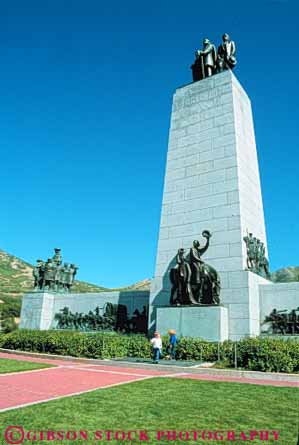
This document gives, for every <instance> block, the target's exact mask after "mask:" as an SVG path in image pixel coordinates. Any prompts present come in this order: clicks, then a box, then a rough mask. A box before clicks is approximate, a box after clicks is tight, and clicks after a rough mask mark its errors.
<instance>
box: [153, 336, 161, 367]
mask: <svg viewBox="0 0 299 445" xmlns="http://www.w3.org/2000/svg"><path fill="white" fill-rule="evenodd" d="M151 344H152V348H153V360H154V363H158V362H159V358H160V355H161V351H162V339H161V336H160V334H159V332H155V333H154V337H153V338H152V339H151Z"/></svg>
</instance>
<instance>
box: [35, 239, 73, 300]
mask: <svg viewBox="0 0 299 445" xmlns="http://www.w3.org/2000/svg"><path fill="white" fill-rule="evenodd" d="M54 251H55V253H54V256H53V258H49V259H48V260H47V261H46V262H45V261H43V260H37V262H36V266H35V267H34V269H33V278H34V289H35V290H48V291H52V292H53V291H54V292H69V291H70V289H71V287H72V284H73V283H74V280H75V275H76V273H77V270H78V267H77V266H75V264H68V263H64V264H62V257H61V249H58V248H56V249H54Z"/></svg>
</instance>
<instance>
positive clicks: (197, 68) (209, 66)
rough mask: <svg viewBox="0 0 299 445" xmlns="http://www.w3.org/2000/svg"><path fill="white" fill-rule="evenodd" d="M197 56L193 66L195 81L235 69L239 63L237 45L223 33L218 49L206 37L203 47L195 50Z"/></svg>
mask: <svg viewBox="0 0 299 445" xmlns="http://www.w3.org/2000/svg"><path fill="white" fill-rule="evenodd" d="M195 57H196V59H195V62H194V63H193V65H192V66H191V69H192V74H193V81H194V82H196V81H198V80H202V79H204V78H206V77H210V76H212V75H213V74H217V73H221V72H222V71H224V70H228V69H233V68H234V67H235V66H236V64H237V59H236V45H235V42H233V41H232V40H230V37H229V35H228V34H223V36H222V43H221V45H219V47H218V51H217V50H216V47H215V45H214V44H213V43H211V42H210V40H209V39H204V40H203V48H202V49H201V50H196V51H195Z"/></svg>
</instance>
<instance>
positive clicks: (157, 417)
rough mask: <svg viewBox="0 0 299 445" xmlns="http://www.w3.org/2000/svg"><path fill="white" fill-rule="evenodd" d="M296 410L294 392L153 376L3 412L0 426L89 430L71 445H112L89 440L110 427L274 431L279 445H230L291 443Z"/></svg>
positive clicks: (298, 403) (202, 443)
mask: <svg viewBox="0 0 299 445" xmlns="http://www.w3.org/2000/svg"><path fill="white" fill-rule="evenodd" d="M298 409H299V394H298V389H297V388H274V387H270V386H259V385H248V384H239V383H224V382H223V383H222V382H221V383H220V382H205V381H199V380H198V381H194V380H193V381H192V380H188V379H174V378H155V379H150V380H145V381H141V382H134V383H130V384H126V385H121V386H116V387H113V388H107V389H103V390H97V391H93V392H90V393H88V394H82V395H80V396H76V397H70V398H64V399H60V400H56V401H53V402H48V403H45V404H41V405H35V406H32V407H27V408H22V409H18V410H13V411H8V412H7V413H3V414H0V424H1V426H2V429H3V428H5V426H7V425H22V426H23V427H24V429H25V430H35V431H39V430H49V429H52V430H65V431H67V430H74V431H79V430H87V431H89V438H88V440H81V441H80V440H76V441H74V442H71V443H74V444H76V445H77V444H84V445H95V444H97V443H98V444H101V443H102V444H104V443H105V444H106V443H111V444H112V443H113V444H114V443H115V442H114V441H111V442H107V441H103V442H100V441H99V442H97V441H95V440H94V438H93V434H92V432H94V431H96V430H109V429H110V430H113V431H116V430H124V431H128V430H130V429H146V430H151V431H156V430H176V431H190V430H203V429H205V430H211V431H215V430H226V431H227V430H235V431H236V432H238V433H240V432H241V431H244V432H248V431H249V430H270V431H272V430H278V431H279V432H280V440H279V441H278V442H277V441H274V440H269V441H267V442H261V441H259V440H253V441H248V442H243V441H242V442H241V441H238V440H236V441H235V442H232V443H233V444H234V445H239V444H241V443H243V444H245V443H250V444H259V445H261V444H262V443H267V444H277V443H278V444H279V445H296V444H297V442H296V440H297V431H298ZM150 437H151V438H152V439H151V441H150V442H149V443H150V444H157V443H163V444H165V443H166V440H165V441H161V442H158V441H157V440H156V439H155V434H154V433H150ZM24 443H25V444H26V443H28V444H29V443H31V442H24ZM37 443H38V444H39V445H41V444H46V443H47V441H43V440H38V442H37ZM59 443H61V444H67V443H69V442H67V441H59ZM144 443H146V442H144ZM170 443H171V442H170ZM172 443H173V445H177V444H183V443H184V442H179V441H177V440H176V441H174V442H172ZM189 443H192V442H189ZM193 443H194V442H193ZM228 443H231V442H228V441H222V442H221V441H213V440H206V441H202V440H198V441H197V444H200V445H209V444H225V445H227V444H228ZM136 444H137V442H136ZM138 444H139V442H138Z"/></svg>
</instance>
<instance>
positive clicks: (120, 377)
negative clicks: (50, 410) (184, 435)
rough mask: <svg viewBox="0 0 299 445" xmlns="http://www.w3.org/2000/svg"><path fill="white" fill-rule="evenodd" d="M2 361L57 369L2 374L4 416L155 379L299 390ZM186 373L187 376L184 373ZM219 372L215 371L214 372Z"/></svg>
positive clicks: (203, 374)
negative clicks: (61, 400)
mask: <svg viewBox="0 0 299 445" xmlns="http://www.w3.org/2000/svg"><path fill="white" fill-rule="evenodd" d="M0 358H7V359H15V360H24V361H30V362H37V363H49V364H52V365H56V367H54V368H45V369H41V370H33V371H24V372H16V373H11V374H0V412H3V411H8V410H11V409H15V408H20V407H23V406H27V405H33V404H36V403H41V402H46V401H49V400H55V399H59V398H62V397H67V396H72V395H78V394H82V393H85V392H89V391H93V390H95V389H98V388H107V387H111V386H117V385H121V384H124V383H129V382H133V381H138V380H145V379H149V378H155V377H175V378H189V379H190V378H191V379H196V380H210V381H222V382H223V381H226V382H239V383H254V384H259V385H272V386H292V387H299V376H298V381H296V380H293V379H290V381H286V380H282V381H281V380H267V379H253V378H246V377H238V376H232V375H223V374H222V375H220V374H218V375H217V373H215V372H214V373H213V374H210V373H208V372H207V370H198V371H197V370H192V373H190V372H188V371H187V370H186V369H184V370H179V369H178V368H176V369H175V367H174V368H173V369H169V368H168V367H167V369H165V370H161V367H159V369H154V365H152V366H149V365H148V366H146V368H145V367H140V368H138V367H136V366H134V367H133V366H130V364H128V363H122V365H121V366H120V365H119V364H118V365H117V366H115V365H113V364H111V362H110V363H107V364H104V363H103V364H93V363H91V362H88V361H86V360H85V361H84V362H80V361H75V360H74V361H72V360H62V359H61V360H60V359H58V360H55V359H52V358H51V357H49V358H40V357H29V356H22V355H19V354H8V353H3V352H0ZM182 371H183V372H182ZM214 371H215V370H214Z"/></svg>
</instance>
